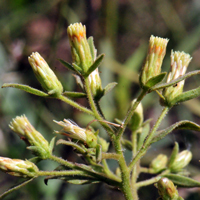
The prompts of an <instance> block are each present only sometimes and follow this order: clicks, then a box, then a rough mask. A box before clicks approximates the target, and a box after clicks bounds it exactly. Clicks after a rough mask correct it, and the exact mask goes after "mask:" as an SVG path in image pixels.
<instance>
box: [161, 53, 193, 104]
mask: <svg viewBox="0 0 200 200" xmlns="http://www.w3.org/2000/svg"><path fill="white" fill-rule="evenodd" d="M191 59H192V58H191V57H190V55H189V54H186V53H184V52H179V51H175V52H173V51H172V52H171V71H170V72H169V74H168V77H167V83H169V82H170V81H173V80H174V79H176V78H179V77H180V76H183V75H184V74H185V72H186V70H187V67H188V65H189V63H190V61H191ZM184 83H185V80H182V81H180V82H178V83H177V84H176V85H173V86H170V87H167V88H165V89H164V90H163V96H164V97H165V99H166V101H167V102H170V101H172V100H173V99H174V98H175V97H177V96H178V95H180V94H181V93H182V92H183V86H184Z"/></svg>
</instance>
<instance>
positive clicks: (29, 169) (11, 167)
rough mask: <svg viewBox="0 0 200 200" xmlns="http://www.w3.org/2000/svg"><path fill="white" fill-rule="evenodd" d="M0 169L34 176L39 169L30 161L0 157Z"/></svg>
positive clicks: (20, 174) (18, 174) (23, 175)
mask: <svg viewBox="0 0 200 200" xmlns="http://www.w3.org/2000/svg"><path fill="white" fill-rule="evenodd" d="M0 170H2V171H4V172H6V173H8V174H10V175H13V176H22V177H34V176H36V175H37V172H38V171H39V170H38V168H37V166H36V165H35V164H33V163H32V162H30V161H28V160H26V161H24V160H19V159H10V158H5V157H0Z"/></svg>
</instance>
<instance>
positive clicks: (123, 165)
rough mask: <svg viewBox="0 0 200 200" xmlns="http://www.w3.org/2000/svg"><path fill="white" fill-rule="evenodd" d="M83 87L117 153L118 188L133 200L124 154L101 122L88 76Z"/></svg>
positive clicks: (110, 132)
mask: <svg viewBox="0 0 200 200" xmlns="http://www.w3.org/2000/svg"><path fill="white" fill-rule="evenodd" d="M85 89H86V93H87V97H88V100H89V103H90V107H91V109H92V111H93V112H94V116H95V118H96V119H97V120H99V122H100V123H101V125H102V126H103V127H104V128H105V130H106V131H107V132H108V134H109V136H110V138H111V141H112V143H113V145H114V148H115V152H116V154H118V155H119V159H118V163H119V166H120V170H121V176H122V182H121V184H120V189H121V190H122V192H123V193H124V195H125V198H126V199H127V200H133V196H132V190H131V184H130V171H129V170H128V167H127V165H126V162H125V158H124V155H123V152H122V147H121V143H120V139H117V138H116V137H115V134H114V131H113V129H112V128H111V127H110V126H109V125H108V124H107V123H105V122H103V121H105V120H104V118H103V117H102V116H101V115H100V113H99V112H98V109H97V106H96V104H95V102H94V99H93V95H92V92H91V89H90V82H89V79H88V78H85Z"/></svg>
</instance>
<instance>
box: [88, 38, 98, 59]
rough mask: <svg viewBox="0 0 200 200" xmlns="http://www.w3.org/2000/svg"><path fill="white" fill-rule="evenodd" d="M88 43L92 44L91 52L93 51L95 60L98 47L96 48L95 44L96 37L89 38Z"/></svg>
mask: <svg viewBox="0 0 200 200" xmlns="http://www.w3.org/2000/svg"><path fill="white" fill-rule="evenodd" d="M88 44H89V46H90V52H91V55H92V60H94V59H95V57H96V49H95V46H94V39H93V37H92V36H91V37H89V38H88Z"/></svg>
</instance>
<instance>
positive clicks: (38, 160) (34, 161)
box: [28, 157, 42, 164]
mask: <svg viewBox="0 0 200 200" xmlns="http://www.w3.org/2000/svg"><path fill="white" fill-rule="evenodd" d="M28 160H29V161H30V162H32V163H34V164H37V163H39V162H40V161H41V160H42V159H41V158H39V157H33V158H30V159H28Z"/></svg>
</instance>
